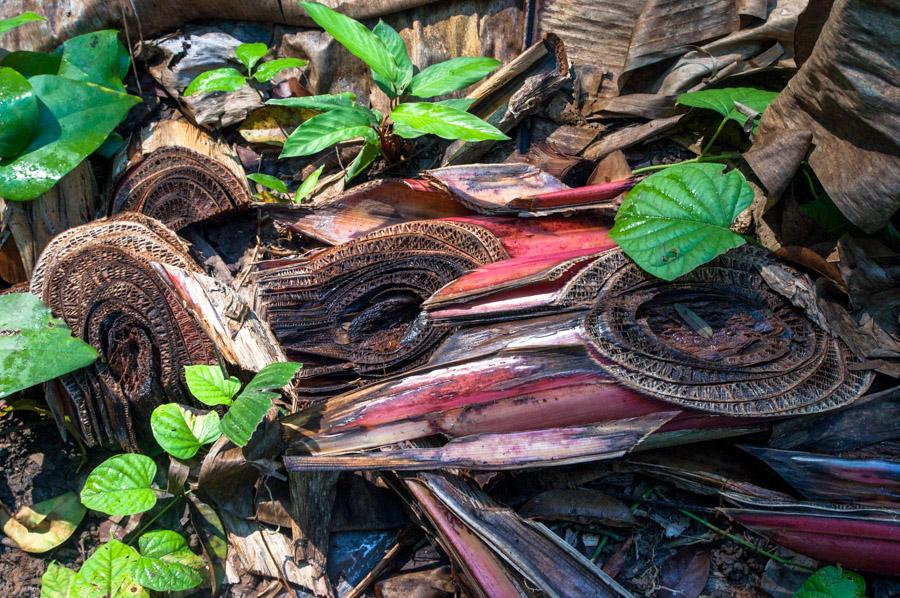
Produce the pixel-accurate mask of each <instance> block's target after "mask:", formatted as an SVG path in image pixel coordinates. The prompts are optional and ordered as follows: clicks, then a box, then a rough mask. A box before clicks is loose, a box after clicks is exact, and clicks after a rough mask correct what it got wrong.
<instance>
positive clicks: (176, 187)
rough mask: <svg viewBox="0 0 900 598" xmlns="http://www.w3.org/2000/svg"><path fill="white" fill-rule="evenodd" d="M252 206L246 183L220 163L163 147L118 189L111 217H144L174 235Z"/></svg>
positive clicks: (147, 158) (142, 163)
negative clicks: (129, 214)
mask: <svg viewBox="0 0 900 598" xmlns="http://www.w3.org/2000/svg"><path fill="white" fill-rule="evenodd" d="M249 203H250V194H249V192H248V191H247V188H246V186H245V185H244V182H243V181H242V180H241V179H239V178H238V176H237V175H235V173H234V172H232V171H231V170H230V169H229V168H227V167H226V166H224V165H222V164H220V163H218V162H217V161H216V160H214V159H212V158H209V157H208V156H204V155H202V154H200V153H197V152H194V151H192V150H189V149H185V148H183V147H163V148H160V149H157V150H154V151H153V152H150V153H149V154H148V155H147V156H145V157H144V158H143V159H142V160H141V161H140V162H138V163H137V164H135V165H134V166H132V167H131V168H130V169H129V170H128V172H126V173H125V175H124V176H123V177H122V178H121V180H120V181H119V183H118V185H117V186H116V190H115V193H114V194H113V198H112V202H111V204H110V205H111V213H112V214H118V213H120V212H140V213H141V214H144V215H147V216H150V217H151V218H155V219H157V220H159V221H160V222H162V223H163V224H165V225H166V226H167V227H169V228H170V229H172V230H180V229H182V228H184V227H185V226H187V225H189V224H193V223H195V222H200V221H202V220H206V219H208V218H212V217H215V216H218V215H220V214H224V213H226V212H230V211H231V210H234V209H236V208H239V207H241V206H245V205H247V204H249Z"/></svg>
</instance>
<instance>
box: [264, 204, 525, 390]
mask: <svg viewBox="0 0 900 598" xmlns="http://www.w3.org/2000/svg"><path fill="white" fill-rule="evenodd" d="M507 256H508V254H507V252H506V250H505V249H504V247H503V245H502V244H501V243H500V241H499V240H498V239H497V237H495V236H494V235H493V234H492V233H491V232H490V231H488V230H487V229H485V228H484V227H482V226H478V225H474V224H469V223H466V222H449V221H424V222H412V223H406V224H401V225H396V226H391V227H387V228H383V229H380V230H378V231H376V232H374V233H371V234H369V235H366V236H364V237H361V238H359V239H357V240H355V241H352V242H350V243H347V244H344V245H340V246H338V247H334V248H331V249H327V250H325V251H321V252H318V253H315V254H313V255H311V256H310V257H308V258H303V259H299V260H273V261H270V262H265V263H263V264H261V265H260V268H259V271H258V272H257V273H256V275H255V280H256V294H257V297H256V311H257V313H259V314H260V315H261V316H262V317H263V318H265V319H266V321H268V323H269V325H270V326H271V327H272V331H273V332H274V334H275V336H276V337H277V338H278V340H279V341H280V342H281V343H282V345H283V346H284V348H285V351H286V353H287V354H288V356H289V357H290V358H291V359H294V360H296V361H299V362H301V363H303V364H304V367H303V370H301V373H300V379H301V382H302V386H303V388H304V390H308V391H309V392H316V390H317V389H318V390H321V391H323V392H334V390H335V389H341V388H348V387H351V386H352V385H354V384H356V383H358V382H356V381H358V380H359V379H360V378H363V379H365V378H370V379H371V378H378V377H383V376H385V375H387V374H391V373H393V372H398V371H404V370H407V369H409V368H411V367H413V366H415V365H418V364H420V363H422V362H424V361H425V359H427V358H428V356H429V355H430V352H431V350H433V349H434V347H435V346H436V345H437V344H438V343H439V342H440V341H441V340H442V339H443V338H444V337H445V336H446V335H447V333H448V332H449V329H447V328H445V327H441V326H435V325H432V324H431V323H430V322H428V321H427V320H425V318H423V317H421V314H420V312H421V310H420V306H421V303H422V301H424V300H425V299H426V298H427V297H429V296H430V295H431V294H432V293H434V292H435V291H436V290H437V289H439V288H440V287H442V286H443V285H445V284H446V283H447V282H449V281H451V280H453V279H455V278H457V277H458V276H460V275H461V274H462V273H463V272H465V271H467V270H469V269H471V268H474V267H477V266H479V265H482V264H486V263H490V262H493V261H497V260H500V259H504V258H506V257H507Z"/></svg>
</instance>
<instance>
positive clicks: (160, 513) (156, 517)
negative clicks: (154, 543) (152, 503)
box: [128, 488, 191, 546]
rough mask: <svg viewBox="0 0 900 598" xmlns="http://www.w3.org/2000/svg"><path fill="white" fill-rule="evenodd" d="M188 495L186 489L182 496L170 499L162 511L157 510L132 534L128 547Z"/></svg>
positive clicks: (188, 492) (189, 491)
mask: <svg viewBox="0 0 900 598" xmlns="http://www.w3.org/2000/svg"><path fill="white" fill-rule="evenodd" d="M190 493H191V490H190V488H188V491H187V492H185V493H184V494H182V495H180V496H175V497H173V498H172V502H170V503H169V504H167V505H166V506H164V507H163V508H162V509H160V510H159V513H157V514H156V515H154V516H153V517H151V518H150V521H148V522H147V523H145V524H144V525H142V526H141V527H140V529H138V531H136V532H134V535H133V536H132V537H131V540H129V541H128V545H129V546H131V545H132V544H134V541H135V540H137V539H138V538H140V537H141V534H143V533H144V532H145V531H146V530H147V528H148V527H150V526H151V525H153V524H154V523H155V522H156V520H157V519H159V518H160V517H162V516H163V515H164V514H165V513H166V511H168V510H169V509H171V508H172V507H173V506H175V504H176V503H179V502H181V499H182V498H185V497H186V496H187V495H188V494H190Z"/></svg>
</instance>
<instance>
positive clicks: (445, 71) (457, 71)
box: [409, 56, 502, 98]
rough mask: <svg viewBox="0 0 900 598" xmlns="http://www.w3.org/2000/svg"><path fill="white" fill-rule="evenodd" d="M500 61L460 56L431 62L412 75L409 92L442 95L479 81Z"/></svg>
mask: <svg viewBox="0 0 900 598" xmlns="http://www.w3.org/2000/svg"><path fill="white" fill-rule="evenodd" d="M501 64H502V63H501V62H500V61H499V60H496V59H494V58H483V57H466V56H463V57H460V58H451V59H450V60H445V61H444V62H439V63H437V64H433V65H431V66H430V67H428V68H427V69H425V70H423V71H422V72H420V73H419V74H418V75H416V76H415V77H413V79H412V82H410V84H409V93H410V95H414V96H416V97H417V98H432V97H434V96H442V95H444V94H448V93H452V92H454V91H457V90H460V89H462V88H463V87H468V86H469V85H472V84H473V83H477V82H478V81H481V80H482V79H484V78H485V77H487V76H488V75H490V74H491V73H493V72H494V71H495V70H497V67H499V66H500V65H501Z"/></svg>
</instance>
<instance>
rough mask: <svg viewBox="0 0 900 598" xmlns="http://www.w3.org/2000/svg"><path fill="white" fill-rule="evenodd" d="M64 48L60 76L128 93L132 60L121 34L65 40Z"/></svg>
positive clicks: (87, 34)
mask: <svg viewBox="0 0 900 598" xmlns="http://www.w3.org/2000/svg"><path fill="white" fill-rule="evenodd" d="M60 49H61V50H58V51H61V52H62V54H61V56H60V62H59V73H57V74H58V75H59V76H61V77H66V78H67V79H72V80H74V81H83V82H85V83H96V84H97V85H100V86H101V87H106V88H109V89H113V90H115V91H118V92H120V93H124V92H125V84H124V83H122V79H124V78H125V77H126V76H127V75H128V67H129V66H130V65H131V57H130V56H129V55H128V50H126V49H125V46H124V45H122V42H120V41H119V33H118V32H117V31H112V30H106V31H95V32H93V33H86V34H84V35H79V36H77V37H73V38H72V39H69V40H67V41H65V42H64V43H63V44H62V45H61V46H60Z"/></svg>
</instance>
